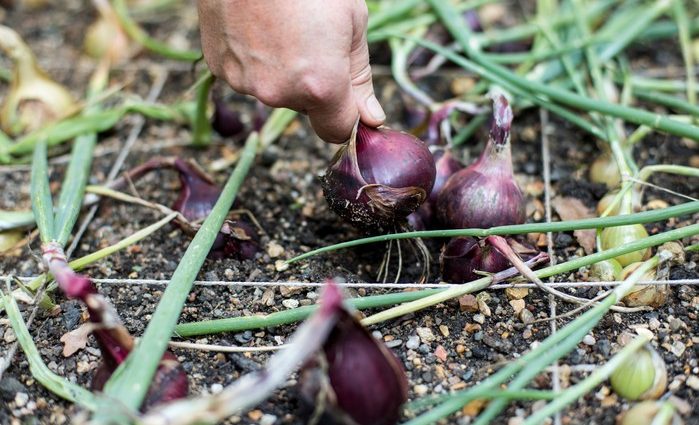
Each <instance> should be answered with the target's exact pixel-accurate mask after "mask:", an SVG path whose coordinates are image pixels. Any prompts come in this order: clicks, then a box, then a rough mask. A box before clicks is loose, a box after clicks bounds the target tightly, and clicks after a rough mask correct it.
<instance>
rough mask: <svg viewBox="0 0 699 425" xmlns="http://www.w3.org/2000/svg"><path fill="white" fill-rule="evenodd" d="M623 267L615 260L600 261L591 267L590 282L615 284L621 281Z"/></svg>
mask: <svg viewBox="0 0 699 425" xmlns="http://www.w3.org/2000/svg"><path fill="white" fill-rule="evenodd" d="M621 271H622V267H621V264H619V262H618V261H617V260H615V259H613V258H611V259H609V260H604V261H599V262H597V263H595V264H593V265H592V266H590V272H589V274H588V280H590V281H591V282H614V281H616V280H620V279H621Z"/></svg>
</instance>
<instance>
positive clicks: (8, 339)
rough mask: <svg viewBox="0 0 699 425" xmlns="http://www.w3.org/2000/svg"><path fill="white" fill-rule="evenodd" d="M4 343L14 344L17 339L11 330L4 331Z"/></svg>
mask: <svg viewBox="0 0 699 425" xmlns="http://www.w3.org/2000/svg"><path fill="white" fill-rule="evenodd" d="M3 339H4V340H5V342H6V343H8V344H10V343H12V342H15V340H16V339H17V337H16V336H15V333H14V331H13V330H12V329H7V330H6V331H5V336H4V337H3Z"/></svg>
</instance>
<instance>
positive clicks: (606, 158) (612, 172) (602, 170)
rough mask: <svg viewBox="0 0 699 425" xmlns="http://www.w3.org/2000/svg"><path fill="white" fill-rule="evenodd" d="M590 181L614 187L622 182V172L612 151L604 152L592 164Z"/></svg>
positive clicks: (610, 187)
mask: <svg viewBox="0 0 699 425" xmlns="http://www.w3.org/2000/svg"><path fill="white" fill-rule="evenodd" d="M590 181H591V182H593V183H600V184H605V185H607V187H608V188H609V189H614V188H615V187H618V186H619V184H621V173H620V172H619V167H618V166H617V165H616V161H614V158H612V155H611V154H610V153H603V154H602V155H600V156H598V157H597V159H595V161H594V162H593V163H592V165H591V166H590Z"/></svg>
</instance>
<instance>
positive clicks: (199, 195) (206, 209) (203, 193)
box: [172, 158, 221, 221]
mask: <svg viewBox="0 0 699 425" xmlns="http://www.w3.org/2000/svg"><path fill="white" fill-rule="evenodd" d="M174 166H175V169H176V170H177V171H178V173H179V176H180V183H181V187H180V194H179V196H178V197H177V200H175V203H174V204H173V205H172V209H173V210H175V211H179V212H180V213H182V215H183V216H184V217H185V218H186V219H187V220H189V221H197V220H201V219H203V218H206V217H207V216H208V215H209V213H211V210H212V209H213V208H214V204H216V201H217V200H218V197H219V196H221V189H219V187H218V186H216V185H215V184H214V183H213V181H211V179H210V178H209V177H208V176H207V175H206V174H205V173H204V172H203V171H202V170H200V169H199V168H198V167H196V166H194V165H192V164H191V163H189V162H187V161H184V160H182V159H179V158H178V159H176V160H175V163H174Z"/></svg>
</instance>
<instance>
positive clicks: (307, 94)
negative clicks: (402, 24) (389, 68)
mask: <svg viewBox="0 0 699 425" xmlns="http://www.w3.org/2000/svg"><path fill="white" fill-rule="evenodd" d="M197 4H198V9H199V25H200V29H201V42H202V49H203V52H204V58H205V59H206V62H207V64H208V65H209V69H210V70H211V72H212V73H213V74H214V75H215V76H217V77H219V78H222V79H224V80H226V81H227V82H228V84H230V86H231V87H232V88H233V89H234V90H235V91H237V92H239V93H243V94H249V95H252V96H255V97H256V98H257V99H259V100H260V101H261V102H262V103H264V104H266V105H269V106H272V107H285V108H290V109H294V110H297V111H299V112H302V113H305V114H307V115H308V117H309V119H310V121H311V125H312V126H313V129H314V130H315V132H316V133H317V134H318V136H319V137H320V138H321V139H323V140H325V141H326V142H330V143H343V142H345V141H347V140H348V139H349V136H350V134H351V132H352V128H353V127H354V124H355V123H356V121H357V118H358V117H359V118H360V119H361V121H362V122H363V123H364V124H366V125H368V126H372V127H377V126H379V125H381V124H383V122H384V120H385V114H384V112H383V109H382V108H381V105H380V104H379V102H378V100H377V99H376V96H375V95H374V88H373V85H372V80H371V67H370V66H369V50H368V47H367V41H366V26H367V8H366V4H365V3H364V1H363V0H332V1H330V0H199V1H198V2H197Z"/></svg>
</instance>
